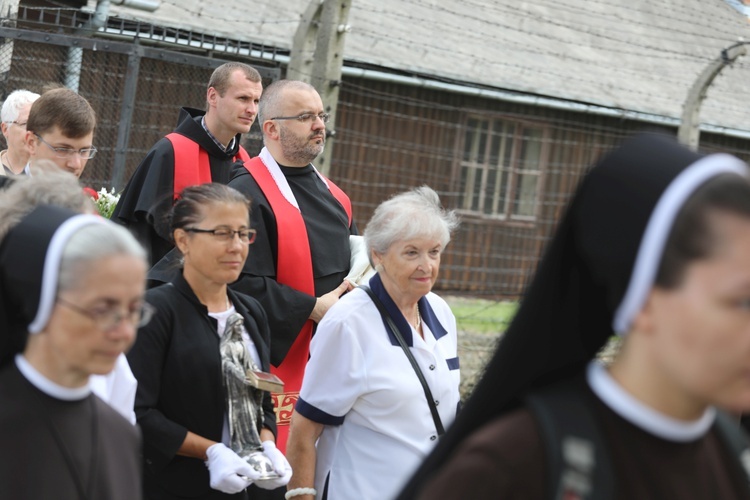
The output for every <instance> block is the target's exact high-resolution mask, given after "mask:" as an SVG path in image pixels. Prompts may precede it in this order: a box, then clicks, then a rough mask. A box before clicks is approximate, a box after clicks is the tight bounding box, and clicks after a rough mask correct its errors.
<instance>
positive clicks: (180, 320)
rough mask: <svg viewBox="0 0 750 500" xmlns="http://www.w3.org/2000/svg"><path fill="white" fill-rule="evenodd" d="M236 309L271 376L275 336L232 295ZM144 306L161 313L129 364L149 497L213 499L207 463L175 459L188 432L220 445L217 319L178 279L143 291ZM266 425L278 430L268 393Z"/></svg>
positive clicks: (245, 300) (255, 306)
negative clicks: (134, 382) (151, 492)
mask: <svg viewBox="0 0 750 500" xmlns="http://www.w3.org/2000/svg"><path fill="white" fill-rule="evenodd" d="M228 293H229V298H230V300H231V301H232V303H233V304H234V307H235V309H236V310H237V312H238V313H239V314H241V315H242V317H243V318H244V319H245V328H246V329H247V331H248V333H249V335H250V338H251V339H252V340H253V342H254V343H255V346H256V347H257V349H258V354H259V355H260V359H261V364H262V369H263V370H264V371H269V358H270V348H269V345H270V332H269V329H268V320H267V319H266V314H265V312H264V311H263V308H262V307H261V306H260V304H259V303H258V301H256V300H255V299H253V298H252V297H249V296H247V295H243V294H240V293H237V292H235V291H233V290H231V289H229V290H228ZM146 301H147V302H148V303H149V304H151V305H153V306H154V307H155V308H156V310H157V312H156V314H155V315H154V317H153V319H152V320H151V321H150V322H149V323H148V324H147V325H146V326H144V327H142V328H141V329H140V330H139V331H138V338H137V339H136V342H135V345H134V346H133V348H132V349H131V350H130V352H129V353H128V362H129V363H130V367H131V369H132V370H133V374H134V375H135V377H136V379H138V391H137V393H136V398H135V414H136V418H137V419H138V424H139V425H140V426H141V430H142V431H143V445H144V450H143V454H144V460H145V476H144V483H145V485H146V493H147V498H148V493H149V489H150V488H153V489H157V490H158V491H161V492H163V493H169V494H172V495H175V496H185V497H190V498H204V497H203V496H201V495H200V493H201V492H205V494H206V495H213V494H214V493H218V492H214V491H213V490H210V486H209V474H208V469H207V468H206V466H205V464H204V463H203V460H199V459H196V458H189V457H183V456H177V455H176V453H177V450H178V449H179V448H180V446H181V445H182V443H183V441H184V440H185V436H186V435H187V432H188V430H189V431H191V432H193V433H195V434H198V435H199V436H203V437H205V438H208V439H211V440H213V441H217V442H220V441H221V431H222V425H223V422H224V413H225V411H226V410H225V407H226V403H225V401H226V397H225V391H224V387H223V385H222V371H221V355H220V353H219V336H218V335H217V333H216V328H217V324H216V320H215V319H214V318H211V317H210V316H209V315H208V309H207V308H206V307H205V306H204V305H203V304H201V303H200V301H199V300H198V298H197V297H196V296H195V294H194V293H193V290H192V289H191V288H190V285H189V284H188V283H187V281H185V279H184V278H183V277H182V275H181V274H180V275H179V276H177V277H176V278H175V280H174V281H173V282H172V283H167V284H165V285H162V286H160V287H157V288H153V289H151V290H148V292H146ZM263 409H264V423H263V426H264V427H266V428H268V429H270V430H271V431H273V433H274V434H275V433H276V416H275V414H274V411H273V402H272V400H271V397H270V394H268V393H266V394H265V396H264V400H263Z"/></svg>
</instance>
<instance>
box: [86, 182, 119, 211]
mask: <svg viewBox="0 0 750 500" xmlns="http://www.w3.org/2000/svg"><path fill="white" fill-rule="evenodd" d="M83 190H84V191H85V192H86V194H88V195H89V196H91V199H92V200H94V205H96V209H97V210H98V211H99V215H101V216H102V217H106V218H107V219H109V218H110V217H112V212H114V210H115V205H117V202H118V201H119V200H120V195H119V194H115V188H112V189H110V190H109V191H107V190H106V189H105V188H101V189H100V190H99V192H96V191H94V190H93V189H91V188H88V187H87V188H83Z"/></svg>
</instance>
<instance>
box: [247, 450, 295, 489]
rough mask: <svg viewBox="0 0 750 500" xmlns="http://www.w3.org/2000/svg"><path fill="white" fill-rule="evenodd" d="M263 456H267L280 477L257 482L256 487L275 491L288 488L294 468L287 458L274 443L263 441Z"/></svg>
mask: <svg viewBox="0 0 750 500" xmlns="http://www.w3.org/2000/svg"><path fill="white" fill-rule="evenodd" d="M262 444H263V454H264V455H265V456H267V457H268V458H269V459H270V460H271V463H272V464H273V469H274V470H275V471H276V473H277V474H278V475H279V477H277V478H274V479H263V480H261V481H255V486H257V487H258V488H263V489H264V490H275V489H276V488H281V487H282V486H286V484H287V483H288V482H289V480H290V479H291V478H292V466H291V465H289V462H288V461H287V459H286V457H285V456H284V454H283V453H281V451H279V449H278V448H276V444H275V443H274V442H273V441H263V443H262Z"/></svg>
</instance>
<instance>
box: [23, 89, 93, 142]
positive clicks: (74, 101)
mask: <svg viewBox="0 0 750 500" xmlns="http://www.w3.org/2000/svg"><path fill="white" fill-rule="evenodd" d="M55 127H57V128H59V129H60V132H61V133H62V134H63V135H64V136H65V137H70V138H72V139H77V138H79V137H83V136H85V135H87V134H90V133H91V132H93V131H94V128H95V127H96V113H94V109H93V108H92V107H91V105H90V104H89V102H88V101H87V100H86V99H84V98H83V97H82V96H81V95H79V94H77V93H76V92H73V91H72V90H70V89H66V88H57V89H52V90H48V91H47V92H45V93H43V94H42V95H41V97H39V99H37V100H36V101H34V104H32V105H31V110H30V111H29V120H28V121H27V122H26V130H28V131H31V132H34V133H36V134H39V135H41V134H44V133H46V132H49V131H51V130H52V129H54V128H55Z"/></svg>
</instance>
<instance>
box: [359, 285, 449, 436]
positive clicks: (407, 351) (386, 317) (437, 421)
mask: <svg viewBox="0 0 750 500" xmlns="http://www.w3.org/2000/svg"><path fill="white" fill-rule="evenodd" d="M359 288H361V289H362V290H364V291H365V292H367V295H369V296H370V298H371V299H372V301H373V302H374V303H375V306H376V307H377V308H378V311H380V315H381V316H383V319H384V320H385V322H386V324H387V325H388V327H389V328H390V330H391V332H392V333H393V336H394V337H396V340H398V343H399V344H401V349H403V350H404V354H406V357H407V358H408V359H409V363H411V367H412V368H414V372H415V373H416V374H417V378H418V379H419V382H420V383H421V384H422V389H423V390H424V395H425V397H426V398H427V404H428V405H429V406H430V413H431V414H432V420H433V421H434V422H435V429H437V433H438V436H442V435H443V434H445V429H444V428H443V422H441V421H440V414H439V413H438V411H437V407H436V406H435V398H433V397H432V391H431V390H430V386H428V385H427V381H426V380H425V378H424V375H423V374H422V370H420V369H419V365H418V364H417V360H416V359H414V355H413V354H412V353H411V350H410V349H409V346H408V345H406V341H405V340H404V337H402V336H401V332H399V331H398V327H397V326H396V325H395V323H393V319H391V316H390V315H389V314H388V311H386V309H385V305H383V303H382V302H381V301H380V299H379V298H378V296H377V295H375V292H373V291H372V290H371V289H370V287H369V286H367V285H360V286H359Z"/></svg>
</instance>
